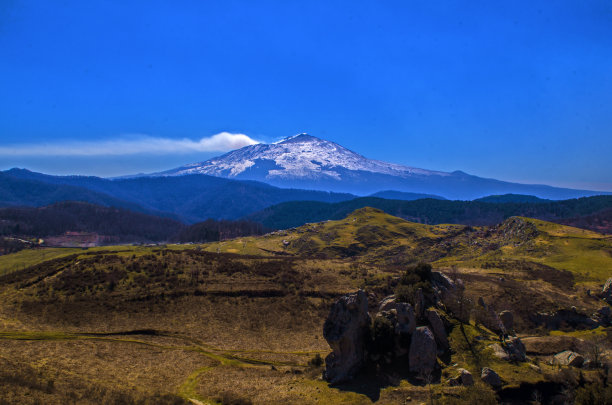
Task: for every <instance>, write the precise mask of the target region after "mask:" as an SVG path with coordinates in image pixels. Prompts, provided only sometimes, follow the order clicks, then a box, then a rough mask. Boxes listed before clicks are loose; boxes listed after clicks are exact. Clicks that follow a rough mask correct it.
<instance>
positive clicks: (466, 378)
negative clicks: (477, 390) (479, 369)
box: [459, 368, 474, 386]
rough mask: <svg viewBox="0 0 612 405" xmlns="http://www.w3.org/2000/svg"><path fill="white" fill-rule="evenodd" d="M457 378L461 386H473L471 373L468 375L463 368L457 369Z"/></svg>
mask: <svg viewBox="0 0 612 405" xmlns="http://www.w3.org/2000/svg"><path fill="white" fill-rule="evenodd" d="M459 378H460V380H461V385H465V386H470V385H474V377H473V376H472V373H470V372H469V371H467V370H466V369H464V368H460V369H459Z"/></svg>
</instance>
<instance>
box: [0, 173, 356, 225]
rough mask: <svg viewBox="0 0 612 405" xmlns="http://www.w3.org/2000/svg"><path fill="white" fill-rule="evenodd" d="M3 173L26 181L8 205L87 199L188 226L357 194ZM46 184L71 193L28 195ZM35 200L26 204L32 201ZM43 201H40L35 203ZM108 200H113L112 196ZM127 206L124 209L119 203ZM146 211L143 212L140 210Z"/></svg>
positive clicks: (220, 182)
mask: <svg viewBox="0 0 612 405" xmlns="http://www.w3.org/2000/svg"><path fill="white" fill-rule="evenodd" d="M4 175H6V176H9V177H11V178H12V179H13V181H15V180H21V181H24V182H25V183H24V184H26V185H25V186H21V190H22V196H21V199H18V200H17V199H13V200H15V201H14V202H13V203H10V202H11V201H7V203H6V204H5V205H31V206H37V205H38V206H40V205H47V204H49V203H50V202H56V201H63V200H83V201H88V202H94V203H99V204H102V205H116V204H120V203H122V202H121V201H120V200H122V201H123V204H124V205H125V201H128V202H130V203H131V204H133V205H138V206H141V207H144V209H147V210H150V211H158V212H159V211H162V212H166V213H172V214H175V215H176V216H178V217H180V218H182V219H184V220H185V221H188V222H198V221H203V220H205V219H208V218H215V219H232V218H239V217H242V216H245V215H248V214H250V213H252V212H255V211H258V210H261V209H263V208H265V207H268V206H270V205H273V204H278V203H280V202H284V201H295V200H308V201H325V202H337V201H344V200H348V199H351V198H354V197H355V196H354V195H350V194H340V193H329V192H325V191H312V190H298V189H281V188H277V187H273V186H270V185H268V184H265V183H260V182H255V181H238V180H229V179H223V178H219V177H214V176H206V175H190V176H177V177H139V178H132V179H117V180H108V179H102V178H99V177H85V176H49V175H44V174H40V173H34V172H30V171H27V170H18V169H13V170H9V171H8V172H4ZM31 181H36V182H38V183H37V184H46V185H45V187H47V188H52V189H55V188H61V189H62V190H68V191H66V192H64V193H63V194H62V195H61V198H59V197H58V199H55V200H53V201H48V200H44V201H43V200H41V199H40V198H39V197H38V195H37V194H33V193H28V190H30V188H29V186H27V184H29V183H28V182H31ZM66 186H71V187H73V188H78V190H79V191H83V190H90V191H89V192H90V193H94V194H95V193H98V194H95V195H99V194H100V193H104V194H105V195H112V196H113V198H115V199H116V203H115V204H112V203H110V202H109V203H105V202H104V201H91V200H92V199H91V198H90V199H82V198H80V196H81V194H75V195H74V196H73V195H72V194H71V193H70V192H69V191H70V190H72V189H64V188H62V187H66ZM30 200H31V201H35V202H28V201H30ZM36 201H40V202H38V203H37V202H36ZM109 201H111V202H112V201H115V200H111V199H110V198H109ZM118 206H123V205H118ZM142 209H143V208H141V210H142Z"/></svg>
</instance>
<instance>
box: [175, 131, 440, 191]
mask: <svg viewBox="0 0 612 405" xmlns="http://www.w3.org/2000/svg"><path fill="white" fill-rule="evenodd" d="M347 170H349V171H362V172H370V173H378V174H385V175H389V176H400V177H403V176H410V175H414V174H417V175H431V174H436V175H441V176H443V175H448V174H447V173H442V172H432V171H428V170H423V169H417V168H414V167H408V166H402V165H397V164H393V163H386V162H381V161H379V160H372V159H368V158H366V157H364V156H361V155H359V154H357V153H355V152H353V151H351V150H348V149H346V148H345V147H342V146H340V145H338V144H337V143H334V142H330V141H326V140H323V139H319V138H316V137H314V136H311V135H308V134H299V135H295V136H291V137H289V138H285V139H283V140H282V141H280V142H275V143H272V144H257V145H251V146H245V147H243V148H241V149H237V150H235V151H232V152H229V153H227V154H225V155H223V156H220V157H217V158H213V159H210V160H207V161H205V162H201V163H192V164H189V165H185V166H182V167H179V168H177V169H174V170H171V171H168V172H165V173H164V174H165V175H183V174H194V173H201V174H208V175H212V176H219V177H229V178H250V179H256V180H262V179H264V178H265V180H268V181H270V180H275V179H288V180H289V179H291V180H298V179H308V180H325V179H333V180H342V178H343V177H342V175H343V174H345V172H346V171H347ZM262 177H263V178H262Z"/></svg>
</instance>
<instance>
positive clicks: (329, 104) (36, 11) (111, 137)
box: [0, 0, 612, 191]
mask: <svg viewBox="0 0 612 405" xmlns="http://www.w3.org/2000/svg"><path fill="white" fill-rule="evenodd" d="M224 132H226V133H225V134H222V135H218V136H217V137H216V138H213V139H209V138H210V137H212V136H213V135H215V134H219V133H224ZM300 132H308V133H310V134H311V135H315V136H318V137H321V138H325V139H329V140H332V141H334V142H337V143H339V144H341V145H343V146H345V147H347V148H349V149H352V150H354V151H356V152H358V153H361V154H363V155H365V156H367V157H370V158H376V159H380V160H386V161H390V162H395V163H400V164H406V165H410V166H416V167H422V168H426V169H435V170H444V171H453V170H463V171H465V172H468V173H471V174H476V175H479V176H484V177H493V178H498V179H502V180H509V181H520V182H525V183H546V184H552V185H561V186H570V187H580V188H591V189H600V190H608V191H612V2H610V1H609V0H601V1H574V0H572V1H560V0H559V1H550V0H545V1H538V0H530V1H507V2H497V1H490V0H487V1H429V0H427V1H405V0H404V1H397V2H394V1H378V0H377V1H374V0H373V1H367V2H366V1H358V0H351V1H333V0H332V1H303V0H302V1H291V0H279V1H231V0H229V1H228V0H224V1H152V0H148V1H119V0H117V1H110V0H109V1H97V0H87V1H82V0H76V1H72V0H58V1H47V0H40V1H36V0H29V1H28V0H0V169H6V168H10V167H14V166H17V167H26V168H30V169H32V170H37V171H43V172H46V173H79V174H96V175H102V176H114V175H120V174H127V173H136V172H150V171H159V170H163V169H169V168H172V167H175V166H178V165H182V164H184V163H190V162H194V161H201V160H205V159H207V158H210V157H212V156H215V155H218V154H219V153H220V152H222V151H226V150H229V149H231V148H232V147H236V146H240V145H243V144H247V143H249V142H251V141H250V139H254V140H256V141H263V142H270V141H275V140H278V139H280V138H283V137H286V136H290V135H293V134H296V133H300ZM234 134H245V135H246V136H236V135H234Z"/></svg>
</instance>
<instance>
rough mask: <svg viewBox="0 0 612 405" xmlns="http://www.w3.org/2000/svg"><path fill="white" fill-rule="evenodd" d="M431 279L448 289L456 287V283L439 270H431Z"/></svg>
mask: <svg viewBox="0 0 612 405" xmlns="http://www.w3.org/2000/svg"><path fill="white" fill-rule="evenodd" d="M431 280H432V281H433V282H434V283H435V284H437V285H438V286H440V287H442V288H445V289H447V290H453V289H455V287H456V286H455V283H454V282H453V280H451V278H450V277H448V276H447V275H446V274H444V273H440V272H439V271H432V272H431Z"/></svg>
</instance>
